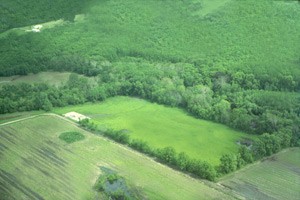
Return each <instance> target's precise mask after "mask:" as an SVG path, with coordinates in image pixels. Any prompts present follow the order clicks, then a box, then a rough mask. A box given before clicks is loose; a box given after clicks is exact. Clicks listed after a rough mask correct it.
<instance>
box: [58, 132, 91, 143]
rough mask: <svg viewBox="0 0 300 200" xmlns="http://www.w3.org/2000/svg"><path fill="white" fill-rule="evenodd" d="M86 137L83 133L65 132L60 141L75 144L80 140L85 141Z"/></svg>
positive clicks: (60, 136)
mask: <svg viewBox="0 0 300 200" xmlns="http://www.w3.org/2000/svg"><path fill="white" fill-rule="evenodd" d="M84 138H85V137H84V135H83V134H82V133H79V132H64V133H62V134H60V135H59V139H61V140H63V141H65V142H66V143H69V144H70V143H73V142H77V141H80V140H83V139H84Z"/></svg>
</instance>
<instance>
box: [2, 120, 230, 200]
mask: <svg viewBox="0 0 300 200" xmlns="http://www.w3.org/2000/svg"><path fill="white" fill-rule="evenodd" d="M70 131H75V132H79V133H82V134H83V135H84V136H85V138H84V139H83V140H81V141H77V142H74V143H72V144H66V143H65V142H64V141H63V140H61V139H59V135H60V134H61V133H64V132H70ZM0 158H1V159H0V196H1V198H4V199H61V200H63V199H93V198H94V197H95V196H94V195H95V192H94V191H93V189H92V187H93V185H94V183H95V181H96V179H97V178H98V175H99V174H100V173H101V170H100V169H99V168H100V167H105V168H109V169H111V170H114V171H116V172H118V174H119V175H121V176H123V177H124V178H125V179H126V180H127V181H128V183H130V184H131V185H133V186H134V187H136V188H137V189H139V190H142V191H143V194H144V196H146V197H147V199H157V200H159V199H172V200H173V199H180V200H181V199H186V200H189V199H195V200H196V199H204V198H205V199H232V197H231V196H227V195H226V194H224V193H222V192H221V191H219V190H216V189H213V188H210V187H209V186H207V185H206V184H204V183H203V182H201V181H199V180H196V179H193V178H191V177H188V176H186V175H184V174H182V173H179V172H177V171H174V170H172V169H170V168H168V167H165V166H164V165H161V164H159V163H156V162H154V161H153V160H152V159H149V158H147V157H146V156H143V155H142V154H139V153H137V152H135V151H132V150H130V149H128V148H126V147H124V146H121V145H118V144H116V143H114V142H111V141H109V140H107V139H105V138H102V137H100V136H96V135H93V134H90V133H88V132H86V131H83V130H82V129H80V128H78V127H77V126H75V125H74V124H72V123H70V122H68V121H67V120H64V119H62V118H61V117H57V116H53V115H52V116H51V115H49V116H38V117H36V118H32V119H27V120H23V121H19V122H16V123H11V124H8V125H2V126H0ZM174 191H176V192H174Z"/></svg>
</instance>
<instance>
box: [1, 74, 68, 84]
mask: <svg viewBox="0 0 300 200" xmlns="http://www.w3.org/2000/svg"><path fill="white" fill-rule="evenodd" d="M70 74H71V73H69V72H40V73H38V74H30V75H26V76H10V77H0V86H1V85H4V84H17V83H47V84H49V85H55V86H61V85H63V84H64V83H66V82H67V80H68V79H69V76H70Z"/></svg>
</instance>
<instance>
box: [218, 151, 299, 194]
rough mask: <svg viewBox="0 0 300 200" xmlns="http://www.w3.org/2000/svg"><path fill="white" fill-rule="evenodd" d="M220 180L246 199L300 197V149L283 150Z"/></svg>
mask: <svg viewBox="0 0 300 200" xmlns="http://www.w3.org/2000/svg"><path fill="white" fill-rule="evenodd" d="M220 183H221V184H222V185H224V186H225V187H228V188H230V189H232V190H234V191H236V192H238V193H240V194H241V195H242V196H244V197H246V198H247V199H289V200H296V199H299V197H300V187H299V185H300V149H299V148H293V149H288V150H285V151H283V152H280V153H278V154H276V155H273V156H271V157H269V158H267V159H265V160H263V161H261V162H259V163H256V164H253V165H250V166H248V167H246V168H245V169H242V170H240V171H238V172H236V173H233V174H231V175H229V176H227V177H224V178H223V179H222V180H221V181H220Z"/></svg>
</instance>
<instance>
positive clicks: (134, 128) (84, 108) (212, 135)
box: [55, 97, 253, 165]
mask: <svg viewBox="0 0 300 200" xmlns="http://www.w3.org/2000/svg"><path fill="white" fill-rule="evenodd" d="M70 111H76V112H79V113H81V114H84V115H87V116H89V117H91V118H92V120H93V121H94V122H95V123H96V124H98V127H99V128H102V129H106V128H112V129H114V130H121V129H126V130H128V132H129V134H130V137H131V138H133V139H141V140H144V141H146V142H148V143H149V145H150V146H151V147H154V148H163V147H166V146H172V147H174V148H175V150H176V151H177V152H186V153H187V154H188V155H189V156H191V157H193V158H197V159H201V160H205V161H208V162H209V163H211V164H213V165H217V164H218V163H219V158H220V157H221V156H222V154H224V153H235V152H236V151H237V150H238V145H237V141H239V140H241V139H243V138H249V137H253V136H249V135H247V134H245V133H242V132H239V131H235V130H233V129H231V128H229V127H227V126H224V125H221V124H217V123H213V122H209V121H205V120H200V119H196V118H194V117H192V116H189V115H188V114H187V113H186V112H184V111H183V110H181V109H178V108H170V107H166V106H163V105H158V104H155V103H150V102H148V101H145V100H142V99H138V98H131V97H115V98H110V99H108V100H106V101H104V102H101V103H95V104H91V103H89V104H85V105H79V106H69V107H64V108H60V109H56V110H55V112H56V113H58V114H64V113H67V112H70Z"/></svg>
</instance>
